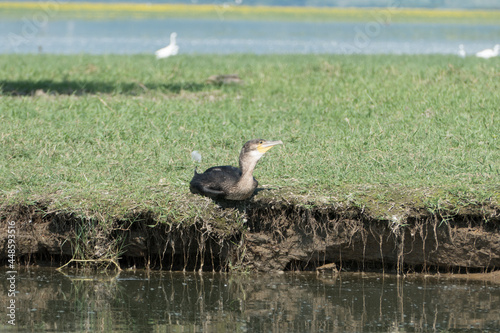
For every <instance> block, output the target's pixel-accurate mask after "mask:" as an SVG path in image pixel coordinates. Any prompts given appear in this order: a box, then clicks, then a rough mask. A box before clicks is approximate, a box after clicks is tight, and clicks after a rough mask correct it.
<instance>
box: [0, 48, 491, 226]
mask: <svg viewBox="0 0 500 333" xmlns="http://www.w3.org/2000/svg"><path fill="white" fill-rule="evenodd" d="M233 73H236V74H238V75H239V76H240V77H241V78H242V79H243V81H244V84H242V85H221V86H218V85H213V84H209V83H207V82H206V79H207V78H208V77H209V76H210V75H214V74H233ZM499 91H500V58H499V59H490V60H486V61H485V60H482V59H476V58H466V59H461V58H458V57H454V56H440V55H425V56H424V55H417V56H387V55H345V56H344V55H287V56H282V55H266V56H257V55H227V56H215V55H181V56H176V57H173V58H169V59H164V60H162V61H157V60H156V59H154V57H153V56H150V55H134V56H117V55H102V56H91V55H71V56H56V55H1V56H0V191H1V192H0V198H2V200H3V201H4V203H8V204H13V203H30V202H33V201H41V200H42V201H43V200H46V201H49V202H50V203H51V205H52V207H53V209H65V210H70V211H75V212H87V213H88V214H101V215H103V216H115V217H116V216H118V217H120V216H121V217H122V216H126V215H127V214H128V213H129V212H131V211H138V210H146V211H154V212H156V213H158V214H159V216H160V217H162V216H170V217H173V218H174V219H178V220H179V221H182V220H184V219H186V218H190V217H192V216H193V215H197V214H203V209H200V208H199V207H200V204H201V203H203V205H205V203H204V201H203V200H204V199H201V198H199V197H196V196H194V195H192V194H190V193H189V185H188V184H189V181H190V179H191V177H192V175H193V170H194V167H195V162H193V161H192V159H191V156H190V153H191V151H193V150H198V151H199V152H201V154H202V156H203V160H202V162H201V164H200V165H199V167H200V169H202V170H203V169H205V168H207V167H210V166H213V165H225V164H232V165H237V157H238V154H239V150H240V148H241V146H242V145H243V143H244V142H245V141H247V140H249V139H252V138H265V139H271V140H278V139H279V140H282V141H283V142H284V145H283V146H279V147H276V148H274V149H272V150H271V151H269V152H268V153H267V154H266V156H265V157H264V158H263V159H262V160H261V161H260V162H259V165H258V166H257V169H256V172H255V177H256V178H257V179H258V180H259V182H260V185H261V186H263V187H266V188H269V189H271V191H263V192H260V193H258V194H257V198H258V197H259V196H272V197H275V198H276V199H277V200H280V199H283V200H287V198H289V197H294V198H303V201H304V203H307V204H311V203H313V204H314V202H316V201H317V202H319V201H321V202H325V200H326V202H328V203H332V204H335V203H338V202H348V203H349V204H352V205H360V206H363V207H365V208H366V209H367V210H370V209H371V210H372V211H373V213H374V214H375V215H378V216H392V215H394V214H396V212H397V211H398V209H401V207H405V209H406V208H408V207H416V208H426V209H435V208H436V207H439V206H440V205H447V206H448V208H450V206H451V208H454V207H455V208H457V209H459V208H460V207H465V206H470V205H479V206H481V205H485V204H486V205H494V206H498V203H499V200H500V194H499V193H500V187H499V184H500V123H499V121H500V119H499V118H500V95H499Z"/></svg>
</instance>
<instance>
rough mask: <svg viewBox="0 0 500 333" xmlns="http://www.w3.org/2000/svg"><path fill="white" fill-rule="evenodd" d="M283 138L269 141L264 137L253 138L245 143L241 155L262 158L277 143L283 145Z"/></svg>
mask: <svg viewBox="0 0 500 333" xmlns="http://www.w3.org/2000/svg"><path fill="white" fill-rule="evenodd" d="M282 144H283V142H282V141H281V140H278V141H267V140H264V139H253V140H250V141H248V142H247V143H245V145H244V146H243V149H242V150H241V156H243V155H245V156H251V157H253V158H256V159H257V160H258V159H260V158H261V157H262V156H263V155H264V154H265V153H266V152H267V151H268V150H269V149H271V148H273V147H274V146H276V145H282Z"/></svg>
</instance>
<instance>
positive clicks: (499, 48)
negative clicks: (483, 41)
mask: <svg viewBox="0 0 500 333" xmlns="http://www.w3.org/2000/svg"><path fill="white" fill-rule="evenodd" d="M499 52H500V44H497V45H495V47H494V48H493V49H486V50H482V51H479V52H478V53H476V57H479V58H484V59H489V58H492V57H496V56H498V53H499Z"/></svg>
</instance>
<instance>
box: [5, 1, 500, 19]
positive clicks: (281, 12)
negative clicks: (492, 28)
mask: <svg viewBox="0 0 500 333" xmlns="http://www.w3.org/2000/svg"><path fill="white" fill-rule="evenodd" d="M397 5H398V4H395V6H394V7H387V8H328V7H266V6H244V5H242V6H231V5H223V4H222V3H220V4H213V5H185V4H139V3H86V2H81V3H64V2H58V1H49V2H0V17H2V18H4V19H12V18H20V17H27V18H31V17H33V19H34V20H36V21H37V22H38V20H40V19H67V18H85V19H99V18H105V19H110V18H136V19H146V18H179V17H184V18H209V19H219V20H293V21H340V22H368V21H376V22H379V23H382V22H385V23H386V24H390V23H391V22H436V23H443V22H447V23H460V24H464V23H476V24H477V23H479V24H498V22H499V21H500V11H495V10H449V9H448V10H433V9H412V8H401V7H399V6H397Z"/></svg>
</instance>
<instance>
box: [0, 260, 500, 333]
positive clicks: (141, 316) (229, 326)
mask: <svg viewBox="0 0 500 333" xmlns="http://www.w3.org/2000/svg"><path fill="white" fill-rule="evenodd" d="M6 272H7V271H6V270H1V271H0V276H1V277H2V279H1V282H0V286H1V289H2V290H1V293H0V297H1V298H2V304H8V303H9V297H8V289H9V282H8V281H7V279H6V278H5V277H6V276H7V274H6ZM15 288H16V290H17V293H16V296H15V304H16V310H15V320H16V321H15V323H16V326H11V325H9V324H8V323H7V316H6V315H7V313H6V312H7V310H6V308H5V307H2V312H4V313H2V321H1V322H0V331H2V332H81V331H89V332H94V331H100V332H231V333H232V332H345V331H356V332H363V331H364V332H396V331H403V332H414V331H420V332H421V331H436V330H437V331H456V330H469V331H472V332H474V331H476V332H479V331H481V332H486V331H497V330H499V329H500V285H499V284H493V283H490V282H478V281H467V280H460V279H445V278H437V277H421V276H420V277H417V276H413V277H412V276H410V277H405V278H402V277H401V278H398V277H396V276H393V275H385V276H383V275H379V274H359V273H343V274H341V275H340V276H332V275H319V276H318V275H316V274H311V273H286V274H260V275H229V274H220V273H213V274H212V273H202V274H197V273H180V272H179V273H172V272H150V273H148V272H145V271H137V272H122V273H120V274H114V273H108V274H98V275H85V274H82V273H76V272H74V271H67V272H65V273H60V272H58V271H56V270H54V269H32V270H30V271H25V272H19V273H17V275H16V279H15Z"/></svg>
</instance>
